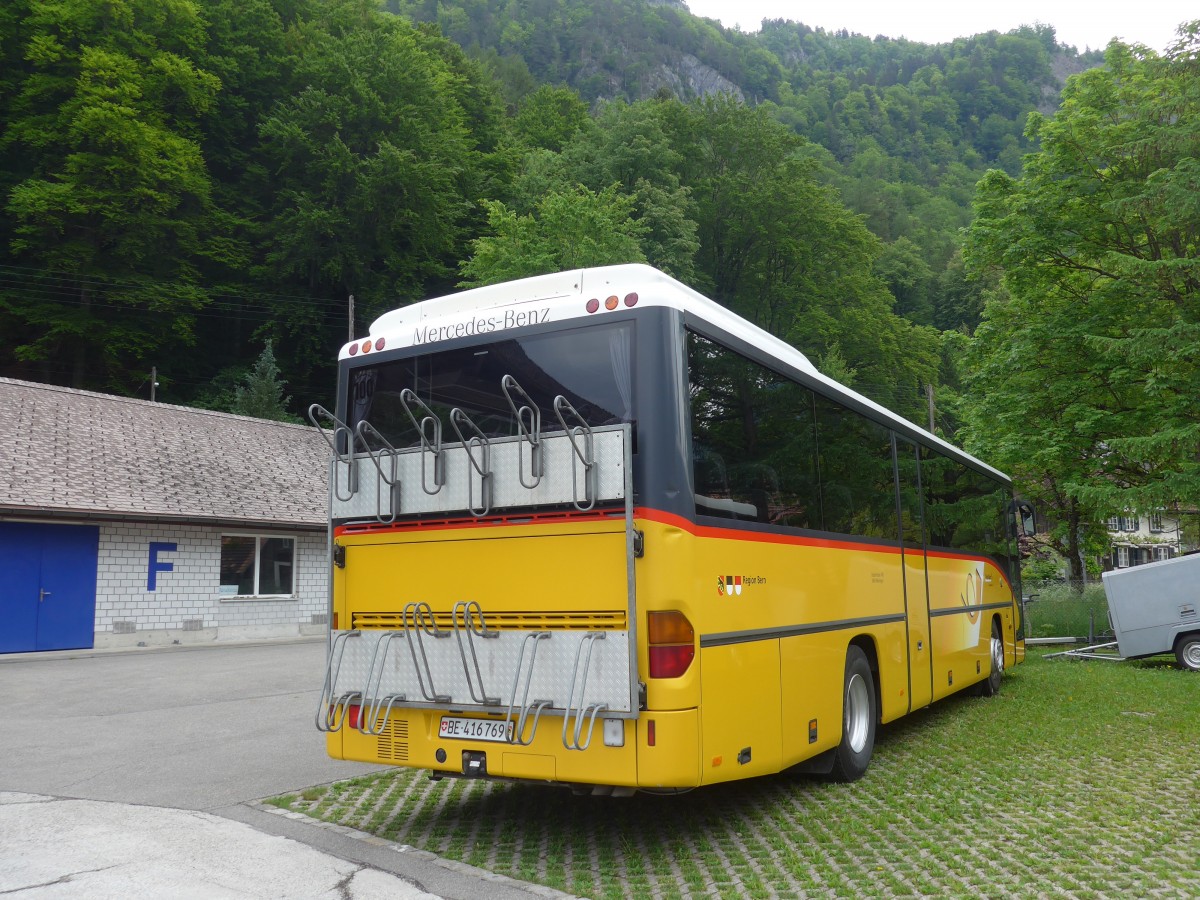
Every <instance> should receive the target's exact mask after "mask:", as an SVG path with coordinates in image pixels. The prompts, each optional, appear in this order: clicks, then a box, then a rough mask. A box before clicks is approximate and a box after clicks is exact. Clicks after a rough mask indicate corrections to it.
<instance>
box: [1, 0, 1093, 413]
mask: <svg viewBox="0 0 1200 900" xmlns="http://www.w3.org/2000/svg"><path fill="white" fill-rule="evenodd" d="M390 9H391V12H390V13H389V12H387V11H384V10H382V9H380V8H378V7H376V6H375V5H374V4H373V3H372V2H370V0H287V2H285V0H250V2H234V0H168V2H154V0H123V2H120V3H111V2H99V0H55V2H33V0H18V2H15V3H10V4H6V5H5V8H4V9H3V10H2V11H0V55H2V57H3V67H2V69H0V122H2V123H3V137H2V139H0V158H2V160H3V164H2V165H0V198H2V199H3V202H4V204H5V210H6V215H5V216H4V217H3V219H2V220H0V329H2V330H3V333H4V334H5V336H6V340H5V341H4V342H3V343H2V344H0V372H3V373H4V374H6V375H11V376H16V377H24V378H30V379H35V380H44V381H51V382H58V383H65V384H71V385H75V386H80V387H88V388H95V389H100V390H108V391H113V392H117V393H137V392H139V391H140V392H142V395H143V396H145V395H147V382H148V378H149V372H150V370H151V368H152V367H157V369H158V373H159V381H160V385H161V390H160V391H159V392H158V396H159V398H160V399H169V400H171V401H172V402H187V403H198V404H203V405H210V406H215V407H218V408H221V407H227V406H228V405H229V403H230V402H231V399H232V397H233V392H234V387H235V385H236V384H237V383H238V380H239V379H240V378H241V377H242V376H243V375H244V373H245V372H246V370H247V369H248V367H249V366H250V365H251V363H252V362H253V361H254V360H255V358H256V357H257V356H258V355H259V354H260V353H261V351H262V350H263V347H264V345H265V343H266V341H267V340H270V341H271V342H272V344H273V346H274V352H275V356H276V358H277V360H278V365H279V367H280V370H281V371H282V374H283V377H284V378H285V379H286V380H287V382H288V385H289V391H290V393H291V394H292V396H293V397H294V398H296V400H295V402H296V404H297V405H298V406H299V405H303V403H304V401H306V400H308V399H311V398H314V397H317V398H323V397H324V396H325V395H326V393H327V392H328V390H329V386H330V384H331V382H332V367H331V364H330V360H331V359H332V357H333V354H334V353H335V350H336V348H337V347H338V346H339V345H340V343H341V342H342V341H343V340H344V339H345V337H346V336H347V335H348V331H349V330H348V323H347V307H348V298H349V297H350V295H354V297H355V301H356V304H357V316H356V322H357V326H356V327H357V330H358V331H359V332H361V331H363V329H364V328H365V325H366V323H368V322H369V321H370V319H371V318H372V317H373V316H374V315H376V314H377V313H379V312H380V311H382V310H384V309H387V308H390V307H393V306H396V305H401V304H404V303H408V302H412V301H414V300H417V299H420V298H423V297H426V296H430V295H434V294H439V293H445V292H448V291H451V290H454V289H455V288H456V286H457V285H459V284H460V283H465V282H466V281H469V280H470V279H469V278H467V276H466V274H465V273H467V272H468V271H469V272H471V273H472V277H474V278H476V279H478V278H479V277H481V276H480V273H479V271H478V270H479V267H480V263H479V262H478V261H474V262H473V261H472V259H473V256H474V254H475V253H476V249H475V244H474V243H473V242H475V241H477V240H479V239H481V238H487V237H489V236H494V235H495V234H496V229H497V227H499V224H500V223H502V222H503V221H504V216H506V215H507V216H510V217H515V220H516V221H520V220H522V219H523V218H527V219H530V220H531V221H534V220H535V221H542V220H544V219H546V218H547V217H550V216H553V215H556V214H557V215H560V216H563V215H576V216H578V215H585V216H586V215H589V214H595V210H593V211H591V212H588V211H587V210H581V208H580V207H582V206H586V205H587V204H589V203H590V204H592V205H593V206H595V205H596V204H598V203H599V204H601V205H606V206H607V209H608V213H607V214H608V215H609V216H610V218H611V216H612V215H615V214H616V213H617V212H618V211H621V210H624V211H625V218H627V219H628V221H629V222H630V223H632V227H633V229H634V231H636V232H637V234H636V244H637V251H636V252H634V253H632V254H626V256H628V257H629V258H644V259H647V260H649V261H650V262H652V263H654V264H656V265H659V266H661V267H663V268H666V269H668V270H669V271H672V272H674V273H675V274H677V275H679V276H680V277H683V278H685V280H689V281H690V282H691V283H693V284H695V286H697V287H699V288H700V289H702V290H706V291H709V292H710V293H712V294H714V296H716V298H717V299H719V300H721V301H722V302H728V303H730V304H731V305H734V306H739V308H741V309H742V310H743V311H747V310H748V309H749V306H748V304H759V305H762V306H763V307H764V308H765V307H771V308H773V309H776V310H777V309H778V308H780V307H782V306H788V310H789V312H788V316H787V317H786V318H787V321H786V322H785V321H784V318H781V317H780V315H779V314H778V312H776V313H773V314H772V315H773V318H772V320H771V322H770V323H769V324H771V325H772V327H773V328H774V329H775V330H776V331H778V332H779V333H780V334H783V335H784V336H787V337H789V338H790V339H793V340H794V341H795V342H796V343H797V344H798V345H799V346H801V347H802V348H803V349H805V350H806V351H808V352H810V353H812V354H814V356H815V357H816V358H822V357H825V356H828V357H829V358H830V360H831V364H832V365H835V366H837V365H841V364H842V363H844V364H845V367H846V369H845V372H846V374H847V375H848V376H849V377H853V376H852V375H851V374H850V373H856V374H857V376H858V380H859V386H860V388H861V389H862V390H863V391H864V392H866V393H871V394H873V395H874V396H876V397H878V398H880V399H882V400H884V401H885V402H888V403H891V404H893V405H897V406H899V407H901V408H903V409H904V410H905V411H906V412H908V413H909V414H912V415H917V414H918V413H919V411H920V410H921V409H922V408H923V407H922V405H921V400H920V397H921V394H922V391H923V385H924V384H926V383H936V382H938V381H939V380H953V379H952V375H948V374H946V372H945V371H943V370H945V369H946V367H945V366H943V365H942V363H941V360H940V358H939V354H940V349H939V348H940V342H939V340H938V336H937V334H936V332H935V331H934V330H933V329H930V328H927V327H926V326H933V327H934V328H936V329H938V330H948V329H956V328H964V327H965V328H967V329H970V328H972V327H974V325H975V324H976V323H977V322H978V319H979V315H980V311H981V309H982V300H981V296H982V294H981V289H980V287H979V285H977V284H973V283H971V282H969V281H968V280H967V278H966V276H965V270H964V268H963V265H962V260H961V256H960V254H959V244H960V230H961V229H962V228H963V227H964V226H965V225H967V224H968V223H969V221H970V215H971V213H970V201H971V196H972V191H973V186H974V183H975V181H977V180H978V178H979V177H980V176H981V175H982V174H983V172H984V171H986V169H987V168H988V167H989V166H993V165H999V166H1001V167H1003V168H1005V169H1006V171H1009V172H1010V173H1012V174H1015V173H1016V172H1017V170H1018V168H1019V159H1020V153H1021V152H1023V151H1025V150H1027V149H1029V147H1030V144H1029V142H1028V139H1027V138H1025V137H1024V136H1023V131H1022V129H1023V121H1024V117H1025V115H1026V114H1027V113H1028V112H1030V111H1031V110H1033V109H1034V108H1035V107H1037V106H1038V105H1039V104H1045V103H1046V102H1047V98H1050V99H1051V101H1052V100H1053V97H1055V96H1056V91H1057V81H1056V80H1055V75H1054V74H1053V73H1054V71H1055V65H1056V63H1055V61H1056V60H1061V59H1069V60H1071V61H1072V64H1073V65H1076V66H1077V67H1082V66H1086V65H1091V64H1094V63H1095V62H1096V60H1095V59H1094V58H1093V59H1090V60H1085V59H1083V58H1080V57H1077V56H1076V55H1075V54H1074V53H1073V51H1071V50H1069V49H1067V48H1062V47H1059V46H1058V45H1057V44H1056V43H1055V41H1054V36H1053V33H1052V32H1051V31H1049V30H1048V29H1040V30H1022V31H1020V32H1017V33H1014V34H1011V35H1000V34H995V33H992V34H988V35H981V36H978V37H975V38H964V39H962V40H961V41H958V42H955V43H954V44H952V45H943V46H938V47H933V46H927V45H920V44H912V43H910V42H906V41H889V40H886V39H876V40H868V39H866V38H863V37H861V36H856V35H849V34H844V33H843V34H826V33H824V32H821V31H814V30H812V29H810V28H806V27H805V26H803V25H797V24H793V23H773V24H770V25H769V27H768V28H767V29H766V30H764V32H763V33H762V34H761V35H745V34H741V33H739V32H736V31H728V30H725V29H722V28H720V27H719V26H717V25H715V23H712V22H709V21H706V20H702V19H698V18H696V17H693V16H691V15H689V14H688V13H687V12H686V10H684V9H682V8H679V7H677V6H674V5H670V4H666V5H651V4H648V3H645V2H642V0H599V2H594V3H593V2H583V0H534V2H529V3H512V2H510V3H506V4H492V3H483V2H472V0H467V2H461V3H445V2H443V3H406V2H403V0H400V2H395V0H394V2H392V4H391V6H390ZM429 19H436V22H432V21H424V20H429ZM703 78H707V79H708V82H707V83H708V84H709V88H710V89H709V90H707V91H706V90H705V89H703V88H702V87H699V86H698V85H699V83H700V81H702V80H703ZM698 79H699V80H700V81H698ZM713 110H716V111H717V112H716V113H713ZM738 129H742V130H743V133H742V134H741V135H738V134H736V133H735V132H736V131H737V130H738ZM751 142H753V143H754V145H755V146H756V147H760V148H762V149H763V150H764V152H762V153H754V154H745V153H743V150H742V148H743V147H744V146H745V145H748V144H750V143H751ZM702 148H703V152H702ZM726 161H732V162H734V163H735V166H734V169H722V168H721V167H722V166H723V165H724V163H725V162H726ZM735 169H736V171H735ZM742 184H745V185H748V186H750V187H751V188H753V189H754V190H756V191H765V190H771V191H773V193H772V194H771V195H770V196H771V198H772V199H775V200H777V201H778V202H786V203H792V204H794V206H793V207H791V208H790V209H789V210H787V211H780V212H779V215H774V216H773V217H772V218H771V220H770V221H765V220H760V221H756V220H755V217H756V215H757V214H759V213H761V212H762V211H763V207H759V208H758V209H757V210H756V209H754V208H753V207H752V206H751V205H750V202H751V200H750V198H751V197H755V198H759V194H757V193H753V192H752V193H749V194H748V193H746V192H745V191H742V188H741V185H742ZM776 188H778V190H776ZM548 192H549V193H548ZM736 203H742V204H743V209H742V212H743V213H744V215H745V216H746V218H745V219H744V220H739V219H738V218H737V217H736V216H735V215H733V212H734V211H733V210H732V209H730V208H729V207H728V204H736ZM556 204H557V206H556ZM555 210H557V212H555ZM785 222H788V223H790V225H791V227H793V231H792V232H791V234H790V235H788V234H785V233H784V232H782V231H781V230H780V229H781V228H783V227H784V223H785ZM618 224H619V223H616V224H613V225H612V227H617V225H618ZM864 225H865V228H864V227H863V226H864ZM734 227H741V228H742V230H743V233H742V234H741V236H740V237H741V239H742V240H744V241H746V242H747V243H746V245H745V246H743V247H741V248H740V249H739V250H738V251H737V254H739V256H738V257H737V258H736V259H728V258H722V254H723V253H724V254H726V255H728V253H730V252H732V251H730V250H728V248H729V247H731V246H732V245H731V244H730V242H729V239H730V236H729V235H727V234H725V231H726V230H728V229H730V228H734ZM755 228H766V229H767V230H768V232H772V231H773V232H774V233H765V234H753V235H752V231H753V229H755ZM803 235H809V236H813V239H814V240H816V238H817V236H819V237H820V238H821V242H819V243H823V245H818V244H812V243H806V242H805V241H804V240H800V239H799V238H801V237H802V236H803ZM716 241H720V242H721V243H720V247H722V248H725V249H718V247H717V245H716V244H715V243H714V242H716ZM750 244H754V245H755V246H750ZM784 246H786V247H787V248H788V249H787V254H790V258H789V259H788V260H787V262H786V263H784V264H782V266H779V265H775V264H774V263H769V262H768V260H770V259H771V258H772V254H774V253H776V252H777V251H778V250H779V248H781V247H784ZM742 256H745V257H746V259H745V260H743V259H742V258H741V257H742ZM834 258H836V259H838V260H839V263H840V264H839V265H838V266H836V267H835V268H830V267H829V264H828V260H830V259H834ZM592 259H593V260H599V259H600V258H599V257H595V256H593V257H592ZM584 261H586V260H584V259H583V258H579V259H575V258H572V257H571V256H570V254H569V253H565V254H564V255H561V257H560V259H559V260H558V262H559V263H561V264H562V265H575V264H579V263H581V262H584ZM601 261H602V260H601ZM747 263H749V265H747ZM472 266H473V268H465V267H472ZM771 266H774V269H770V267H771ZM735 270H736V271H737V272H739V273H740V278H741V280H739V281H738V282H737V283H734V282H732V281H731V280H730V279H731V275H730V273H731V272H732V271H735ZM805 271H808V272H809V273H810V274H809V275H808V277H807V279H806V277H805V276H804V274H803V273H804V272H805ZM818 272H822V273H824V274H823V277H820V278H818V277H816V273H818ZM834 272H837V273H839V274H837V275H834V274H833V273H834ZM781 292H782V293H785V294H789V295H790V297H787V298H784V297H782V296H780V295H781ZM750 293H753V294H754V296H755V298H756V299H754V300H749V299H746V298H747V297H748V296H749V294H750ZM795 298H802V299H795ZM789 304H790V305H789ZM801 319H803V321H804V327H803V328H800V327H799V326H798V323H799V322H800V321H801ZM858 319H861V320H863V322H867V323H870V324H869V327H866V326H864V325H863V323H862V322H852V321H851V320H858ZM875 332H879V333H878V334H876V333H875ZM901 345H904V346H907V347H909V348H910V350H909V351H907V352H904V353H896V352H894V353H892V354H891V355H889V354H888V353H885V352H883V350H882V349H881V348H883V347H885V346H891V347H899V346H901ZM951 424H952V423H949V422H948V423H947V425H948V426H949V425H951Z"/></svg>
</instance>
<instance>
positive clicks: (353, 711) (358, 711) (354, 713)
mask: <svg viewBox="0 0 1200 900" xmlns="http://www.w3.org/2000/svg"><path fill="white" fill-rule="evenodd" d="M361 722H362V707H361V706H359V705H358V704H357V703H352V704H350V706H348V707H347V708H346V725H347V726H348V727H350V728H358V727H359V724H360V723H361Z"/></svg>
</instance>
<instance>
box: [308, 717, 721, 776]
mask: <svg viewBox="0 0 1200 900" xmlns="http://www.w3.org/2000/svg"><path fill="white" fill-rule="evenodd" d="M443 715H444V713H443V712H441V711H439V710H426V709H395V710H393V712H392V715H391V718H390V719H389V721H388V724H387V725H386V727H384V728H383V729H382V731H381V733H380V734H378V735H372V734H364V733H363V732H362V731H360V730H359V729H357V728H352V727H349V725H346V726H345V727H343V728H341V729H339V730H338V731H334V732H329V733H328V734H327V735H326V746H327V750H328V752H329V755H330V756H331V757H333V758H335V759H346V760H354V761H356V762H367V763H376V764H378V765H383V766H406V767H410V768H417V769H428V770H430V771H431V772H432V773H435V774H441V775H444V776H452V777H486V778H495V779H505V780H509V779H514V780H519V781H534V782H542V783H558V784H566V785H572V786H576V785H589V786H591V785H608V786H613V787H626V788H647V789H655V788H662V789H671V788H690V787H696V786H697V785H698V784H699V783H700V760H699V753H700V732H699V717H698V715H697V711H696V710H695V709H685V710H672V711H668V712H643V713H642V714H641V717H640V718H638V719H617V720H614V721H616V722H619V723H620V725H619V726H612V725H610V726H609V738H610V740H609V741H608V742H606V741H605V733H604V725H603V724H602V723H603V720H602V719H597V720H596V725H595V729H594V733H593V734H592V735H591V739H590V741H589V740H588V737H587V735H586V732H585V733H583V735H582V737H581V739H580V743H581V744H582V745H583V746H585V747H586V749H583V750H571V749H567V747H566V746H564V741H563V720H562V718H561V717H549V716H548V717H546V718H544V719H542V721H541V722H540V723H539V725H538V729H537V732H536V734H535V735H534V737H533V740H532V741H530V743H529V744H528V746H522V745H520V744H511V743H505V742H492V741H475V740H461V739H454V738H443V737H441V736H440V735H439V725H440V723H441V719H442V716H443ZM585 724H586V723H585ZM574 725H575V720H574V719H571V720H570V722H569V726H570V727H569V728H568V735H567V740H568V741H571V740H572V739H573V737H574ZM614 730H619V733H620V736H621V746H609V745H608V744H609V743H612V742H613V741H612V740H611V739H612V738H613V737H615V735H614V733H613V732H614ZM528 737H529V734H528V727H527V729H526V735H525V738H526V739H528Z"/></svg>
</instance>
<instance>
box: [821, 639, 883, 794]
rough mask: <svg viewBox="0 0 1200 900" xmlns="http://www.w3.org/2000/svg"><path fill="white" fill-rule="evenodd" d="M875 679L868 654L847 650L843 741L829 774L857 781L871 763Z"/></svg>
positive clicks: (873, 735) (843, 701)
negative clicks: (868, 660)
mask: <svg viewBox="0 0 1200 900" xmlns="http://www.w3.org/2000/svg"><path fill="white" fill-rule="evenodd" d="M877 718H878V716H877V714H876V709H875V678H874V676H873V675H872V674H871V666H870V664H869V663H868V662H867V655H866V654H865V653H863V651H862V648H861V647H856V646H854V645H851V646H850V648H849V649H848V650H847V651H846V679H845V684H844V687H843V689H842V742H841V743H840V744H838V747H837V750H835V751H834V755H833V768H832V769H831V770H830V773H829V777H830V778H831V779H832V780H833V781H841V782H846V781H857V780H858V779H859V778H862V776H863V774H864V773H865V772H866V771H867V766H869V765H870V764H871V752H872V751H873V750H874V749H875V721H876V719H877Z"/></svg>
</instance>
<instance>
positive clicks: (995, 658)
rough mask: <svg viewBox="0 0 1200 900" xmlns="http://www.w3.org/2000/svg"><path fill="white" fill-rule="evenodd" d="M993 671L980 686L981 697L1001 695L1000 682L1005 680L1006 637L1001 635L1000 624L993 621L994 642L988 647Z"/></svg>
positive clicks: (989, 672) (990, 671)
mask: <svg viewBox="0 0 1200 900" xmlns="http://www.w3.org/2000/svg"><path fill="white" fill-rule="evenodd" d="M988 647H989V653H988V656H989V657H991V669H990V670H989V671H988V677H987V679H986V680H984V681H982V682H980V684H979V696H981V697H995V696H996V695H997V694H998V693H1000V682H1001V680H1002V679H1003V678H1004V637H1003V636H1002V635H1001V634H1000V623H999V622H998V621H996V620H995V619H993V620H992V640H991V642H990V643H989V645H988Z"/></svg>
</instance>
